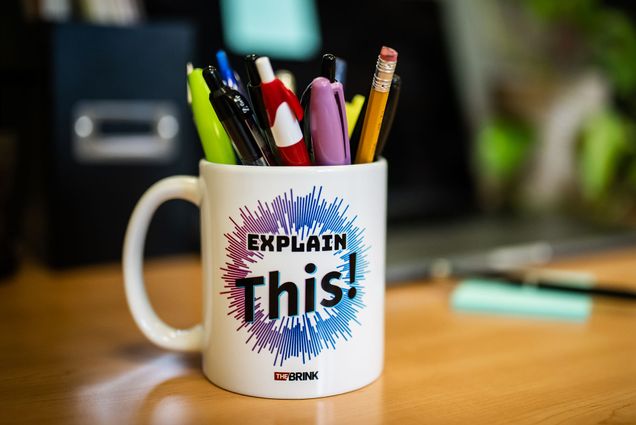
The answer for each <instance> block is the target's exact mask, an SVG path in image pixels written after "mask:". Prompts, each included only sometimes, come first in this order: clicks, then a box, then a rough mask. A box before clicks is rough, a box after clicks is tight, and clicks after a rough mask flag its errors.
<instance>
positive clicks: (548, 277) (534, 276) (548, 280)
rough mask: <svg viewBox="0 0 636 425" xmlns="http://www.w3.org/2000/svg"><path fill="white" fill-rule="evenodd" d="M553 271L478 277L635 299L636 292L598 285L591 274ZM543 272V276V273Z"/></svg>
mask: <svg viewBox="0 0 636 425" xmlns="http://www.w3.org/2000/svg"><path fill="white" fill-rule="evenodd" d="M554 272H555V271H550V270H546V271H527V272H499V271H493V272H483V273H481V274H478V275H477V276H478V277H482V278H486V279H491V280H493V281H496V282H498V283H506V284H509V285H521V286H528V287H536V288H545V289H556V290H561V291H568V292H578V293H583V294H590V295H597V296H604V297H612V298H621V299H629V300H636V292H634V291H630V290H628V289H623V288H619V287H615V286H611V285H609V284H601V285H599V284H598V283H597V282H596V279H595V278H594V276H593V275H587V274H579V273H576V274H575V273H570V274H572V276H573V277H574V278H570V277H568V276H567V274H564V275H563V276H559V275H560V274H561V273H563V272H558V271H556V272H557V273H554ZM544 273H545V276H543V274H544ZM576 275H580V276H585V277H586V279H585V280H581V279H580V277H577V276H576Z"/></svg>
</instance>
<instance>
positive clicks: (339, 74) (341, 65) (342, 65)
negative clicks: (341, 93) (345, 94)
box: [335, 58, 347, 88]
mask: <svg viewBox="0 0 636 425" xmlns="http://www.w3.org/2000/svg"><path fill="white" fill-rule="evenodd" d="M335 78H336V80H338V81H340V84H342V87H343V88H344V86H345V82H346V81H347V61H346V60H344V59H341V58H336V77H335Z"/></svg>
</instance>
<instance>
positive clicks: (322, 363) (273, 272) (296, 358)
mask: <svg viewBox="0 0 636 425" xmlns="http://www.w3.org/2000/svg"><path fill="white" fill-rule="evenodd" d="M199 173H200V176H199V177H189V176H175V177H169V178H166V179H163V180H161V181H159V182H158V183H156V184H155V185H153V186H152V187H151V188H150V189H149V190H148V191H147V192H146V193H145V194H144V195H143V197H142V198H141V199H140V200H139V202H138V204H137V206H136V207H135V210H134V212H133V214H132V216H131V218H130V222H129V224H128V229H127V232H126V240H125V243H124V253H123V269H124V280H125V286H126V296H127V299H128V304H129V306H130V310H131V311H132V315H133V317H134V319H135V321H136V323H137V325H138V326H139V328H140V329H141V330H142V332H143V333H144V334H145V335H146V336H147V337H148V338H149V339H150V340H151V341H152V342H154V343H155V344H157V345H159V346H161V347H164V348H167V349H172V350H179V351H200V352H202V354H203V371H204V373H205V375H206V376H207V377H208V379H209V380H210V381H211V382H213V383H214V384H216V385H217V386H219V387H221V388H225V389H227V390H230V391H234V392H237V393H241V394H246V395H252V396H258V397H268V398H311V397H323V396H329V395H333V394H339V393H344V392H347V391H351V390H355V389H357V388H360V387H363V386H365V385H367V384H369V383H371V382H372V381H374V380H375V379H376V378H377V377H378V376H379V375H380V374H381V372H382V367H383V362H384V290H385V245H386V242H385V239H386V179H387V164H386V161H385V160H384V159H380V160H378V161H376V162H374V163H370V164H356V165H347V166H321V167H253V166H240V165H224V164H214V163H210V162H207V161H201V163H200V165H199ZM169 199H185V200H188V201H190V202H192V203H194V204H195V205H197V206H199V207H200V209H201V248H202V249H201V256H202V265H203V316H204V318H203V323H202V324H199V325H196V326H194V327H193V328H191V329H175V328H173V327H171V326H169V325H167V324H165V323H164V322H163V321H161V319H159V317H158V316H157V315H156V313H155V312H154V310H153V308H152V306H151V304H150V302H149V300H148V296H147V294H146V290H145V287H144V280H143V247H144V240H145V237H146V231H147V229H148V224H149V222H150V220H151V218H152V215H153V214H154V211H155V210H156V209H157V207H159V205H161V204H162V203H163V202H164V201H167V200H169Z"/></svg>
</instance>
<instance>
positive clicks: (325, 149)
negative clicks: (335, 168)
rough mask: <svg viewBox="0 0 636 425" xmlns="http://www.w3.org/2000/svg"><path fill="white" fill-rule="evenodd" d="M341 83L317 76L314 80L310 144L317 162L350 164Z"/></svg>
mask: <svg viewBox="0 0 636 425" xmlns="http://www.w3.org/2000/svg"><path fill="white" fill-rule="evenodd" d="M344 103H345V102H344V93H343V90H342V84H340V83H339V82H337V81H335V82H333V83H331V82H329V80H328V79H326V78H325V77H318V78H316V79H314V80H313V81H312V83H311V99H310V105H309V106H310V110H311V113H310V127H311V144H312V147H313V149H312V150H313V153H314V162H315V164H316V165H347V164H351V154H350V151H349V134H348V128H347V116H346V112H345V106H344Z"/></svg>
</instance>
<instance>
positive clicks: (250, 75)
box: [245, 54, 278, 154]
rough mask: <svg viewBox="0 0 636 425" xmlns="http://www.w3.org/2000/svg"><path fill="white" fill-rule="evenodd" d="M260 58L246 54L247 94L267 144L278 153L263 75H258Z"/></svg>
mask: <svg viewBox="0 0 636 425" xmlns="http://www.w3.org/2000/svg"><path fill="white" fill-rule="evenodd" d="M258 58H259V56H258V55H254V54H252V55H247V56H245V71H246V73H247V94H248V95H249V97H250V101H251V102H252V108H254V113H255V114H256V119H257V120H258V124H259V126H260V127H261V130H262V132H263V134H264V135H265V139H266V140H267V144H268V145H269V147H270V149H271V151H272V152H274V153H275V154H276V153H277V152H278V151H277V150H276V143H275V142H274V136H273V135H272V130H271V128H269V121H268V120H267V111H265V104H264V103H263V92H262V91H261V77H260V75H258V70H257V69H256V59H258Z"/></svg>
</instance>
